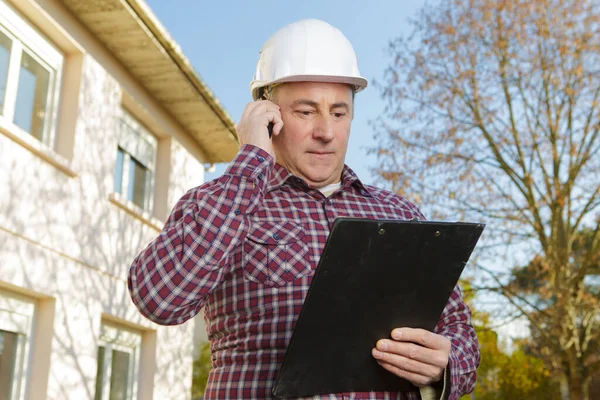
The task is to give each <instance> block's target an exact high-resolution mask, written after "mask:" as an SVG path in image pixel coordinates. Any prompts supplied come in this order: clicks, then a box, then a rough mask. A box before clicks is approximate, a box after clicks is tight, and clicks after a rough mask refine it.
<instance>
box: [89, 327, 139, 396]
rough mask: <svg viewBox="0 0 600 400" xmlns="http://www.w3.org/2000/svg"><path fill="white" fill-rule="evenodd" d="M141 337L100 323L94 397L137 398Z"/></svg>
mask: <svg viewBox="0 0 600 400" xmlns="http://www.w3.org/2000/svg"><path fill="white" fill-rule="evenodd" d="M141 343H142V336H141V335H140V334H139V333H136V332H133V331H129V330H126V329H122V328H119V327H117V326H114V325H111V324H103V325H102V328H101V334H100V340H99V345H98V363H97V366H98V368H97V370H96V371H97V372H96V395H95V397H94V400H130V399H135V398H136V397H137V377H138V364H139V357H140V346H141Z"/></svg>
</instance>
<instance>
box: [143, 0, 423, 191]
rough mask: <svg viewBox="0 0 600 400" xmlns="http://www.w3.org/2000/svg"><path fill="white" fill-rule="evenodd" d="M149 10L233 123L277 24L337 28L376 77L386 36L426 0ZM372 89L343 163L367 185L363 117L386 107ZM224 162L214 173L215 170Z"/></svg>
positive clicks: (179, 3) (191, 2)
mask: <svg viewBox="0 0 600 400" xmlns="http://www.w3.org/2000/svg"><path fill="white" fill-rule="evenodd" d="M147 2H148V4H149V6H150V8H151V9H152V10H153V11H154V13H155V14H156V16H157V17H158V19H159V20H160V21H161V22H162V24H163V25H164V26H165V27H166V29H167V30H168V31H169V33H170V34H171V36H172V37H173V38H174V39H175V40H176V41H177V42H178V43H179V45H180V46H181V48H182V49H183V51H184V53H185V54H186V56H187V57H188V58H189V60H190V61H191V63H192V65H193V66H194V68H195V69H196V71H197V72H198V73H199V74H200V76H201V77H202V79H203V80H204V81H205V82H206V84H207V85H208V86H209V87H210V88H211V90H212V91H213V92H214V93H215V94H216V96H217V98H218V99H219V100H220V101H221V103H222V104H223V106H224V107H225V109H226V110H227V111H228V112H229V114H231V116H232V118H233V120H234V121H235V122H237V121H239V118H240V115H241V113H242V111H243V109H244V107H245V106H246V104H247V103H248V102H249V101H251V100H252V99H251V97H250V91H249V84H250V81H251V79H252V76H253V74H254V70H255V66H256V61H257V59H258V53H259V51H260V48H261V47H262V45H263V43H264V42H265V41H266V40H267V39H268V38H269V36H271V35H272V34H273V33H274V32H276V31H277V30H278V29H279V28H281V27H282V26H284V25H286V24H288V23H291V22H294V21H297V20H299V19H303V18H318V19H322V20H324V21H327V22H329V23H330V24H332V25H334V26H336V27H337V28H339V29H340V30H341V31H342V32H344V34H345V35H346V36H347V37H348V39H349V40H350V41H351V42H352V44H353V46H354V49H355V51H356V53H357V55H358V60H359V68H360V70H361V74H362V75H363V76H364V77H366V78H367V79H369V81H370V83H372V81H373V79H377V80H381V79H382V77H383V73H384V70H385V69H386V67H387V66H388V65H389V58H388V56H387V52H386V48H387V46H388V43H389V41H390V39H392V38H394V37H396V36H399V35H403V34H406V33H408V32H409V26H408V23H407V19H408V18H410V17H412V16H414V15H415V13H416V12H417V11H418V10H419V8H421V7H423V6H424V3H425V1H424V0H410V1H407V0H381V1H377V0H372V1H366V0H345V1H342V0H305V1H302V2H294V1H285V0H284V1H281V0H279V1H275V0H254V1H250V0H248V1H243V0H236V1H198V0H170V1H165V0H147ZM384 105H385V104H384V102H383V101H382V100H381V99H380V96H379V93H378V91H377V90H376V89H375V88H374V87H373V86H370V87H368V88H367V89H366V90H365V91H363V92H361V93H359V94H358V95H357V96H356V105H355V112H356V115H355V118H354V121H353V125H352V134H351V138H350V145H349V148H348V153H347V156H346V163H347V164H348V165H349V166H350V167H352V169H354V170H355V171H356V172H357V174H358V176H359V177H360V178H361V179H362V180H363V182H365V183H373V176H372V174H371V173H370V171H369V168H371V167H374V165H375V160H374V158H373V157H368V156H367V154H366V150H365V147H367V146H371V145H372V144H373V139H372V136H373V131H372V129H371V128H370V127H369V125H368V122H369V120H373V119H374V118H376V117H377V116H378V115H380V114H381V113H382V111H383V108H384ZM224 168H225V165H219V166H218V167H217V169H216V171H215V173H214V174H207V179H211V178H214V177H216V176H217V175H220V174H221V173H222V172H223V170H224Z"/></svg>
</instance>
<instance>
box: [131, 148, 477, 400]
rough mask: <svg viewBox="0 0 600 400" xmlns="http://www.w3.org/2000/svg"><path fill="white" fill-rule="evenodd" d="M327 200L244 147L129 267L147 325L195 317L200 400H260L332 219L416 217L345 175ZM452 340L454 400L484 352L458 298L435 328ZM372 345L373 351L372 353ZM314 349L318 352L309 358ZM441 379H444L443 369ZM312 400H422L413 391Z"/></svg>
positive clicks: (182, 204) (470, 383)
mask: <svg viewBox="0 0 600 400" xmlns="http://www.w3.org/2000/svg"><path fill="white" fill-rule="evenodd" d="M341 182H342V186H341V188H340V189H339V190H337V191H336V192H334V193H333V194H332V195H331V196H330V197H325V196H324V195H323V194H322V193H321V192H320V191H319V190H316V189H314V188H310V187H309V186H308V185H306V183H305V182H304V181H303V180H301V179H299V178H298V177H295V176H293V175H291V174H290V173H289V172H288V171H287V170H286V169H285V168H283V167H281V166H279V165H274V162H273V158H272V157H271V156H270V155H269V154H268V153H267V152H265V151H263V150H262V149H260V148H258V147H254V146H251V145H244V146H242V148H241V149H240V151H239V153H238V155H237V157H236V158H235V160H234V161H233V162H232V163H231V165H230V166H229V168H228V169H227V171H226V172H225V173H224V174H223V176H221V177H220V178H218V179H216V180H213V181H210V182H207V183H205V184H203V185H202V186H199V187H197V188H194V189H192V190H190V191H188V192H187V193H186V194H185V195H184V196H183V197H182V198H181V199H180V200H179V202H178V203H177V204H176V206H175V208H174V209H173V211H172V213H171V215H170V216H169V219H168V220H167V222H166V224H165V227H164V228H163V230H162V232H161V233H160V235H159V236H158V237H157V238H156V239H155V240H154V241H153V242H151V243H150V244H149V245H148V247H146V249H145V250H143V251H142V252H141V253H140V255H139V256H138V257H137V258H136V259H135V261H134V262H133V265H132V266H131V270H130V272H129V290H130V292H131V296H132V299H133V302H134V303H135V305H136V306H137V307H138V308H139V310H140V311H141V313H142V314H143V315H145V316H146V317H147V318H149V319H150V320H152V321H154V322H156V323H159V324H163V325H174V324H181V323H183V322H185V321H186V320H188V319H190V318H192V317H194V316H195V315H196V314H197V313H198V312H199V311H200V309H201V308H202V307H204V315H205V320H206V324H207V330H208V336H209V338H210V342H211V352H212V367H213V368H212V370H211V372H210V375H209V378H208V386H207V388H206V392H205V397H204V398H205V399H266V398H271V397H272V395H271V389H272V386H273V384H274V381H275V377H276V373H277V370H278V368H279V365H280V363H281V362H282V359H283V356H284V353H285V349H286V346H287V344H288V342H289V340H290V338H291V335H292V330H293V327H294V324H295V322H296V319H297V318H298V314H299V313H300V309H301V308H302V303H303V301H304V297H305V295H306V293H307V291H308V287H309V285H310V282H311V278H312V275H313V271H314V269H315V268H316V266H317V263H318V261H319V257H320V255H321V252H322V251H323V247H324V245H325V242H326V240H327V236H328V234H329V230H330V227H331V226H332V224H333V221H334V220H335V218H336V217H345V216H348V217H363V218H373V219H375V218H381V219H412V218H415V217H416V218H423V216H422V214H421V213H420V212H419V210H418V209H417V208H416V207H415V206H414V205H413V204H411V203H410V202H408V201H407V200H405V199H404V198H402V197H400V196H398V195H395V194H393V193H391V192H388V191H384V190H380V189H377V188H374V187H371V186H365V185H363V184H362V183H361V182H360V180H359V179H358V178H357V176H356V175H355V174H354V173H353V172H352V171H351V170H350V169H349V168H348V167H345V168H344V171H343V174H342V180H341ZM435 332H436V333H439V334H442V335H444V336H445V337H447V338H448V339H450V341H451V342H452V350H451V352H450V359H449V364H448V369H449V372H450V380H449V382H450V391H449V393H450V395H449V398H450V399H451V400H454V399H457V398H458V397H460V396H461V395H462V394H463V393H466V392H469V391H471V390H472V389H473V387H474V385H475V370H476V368H477V366H478V364H479V348H478V343H477V338H476V336H475V332H474V329H473V327H472V325H471V314H470V311H469V309H468V308H467V306H466V305H465V303H464V302H463V300H462V297H461V294H460V291H459V290H458V288H457V289H455V290H454V292H453V293H452V295H451V297H450V299H449V301H448V304H447V305H446V308H445V309H444V312H443V314H442V316H441V318H440V320H439V323H438V324H437V326H436V328H435ZM373 345H375V343H373ZM315 351H317V350H316V349H315ZM447 372H448V371H447ZM315 398H332V399H407V400H412V399H418V398H420V395H419V392H418V391H415V392H410V393H383V392H382V393H376V392H369V393H339V394H331V395H324V396H317V397H315Z"/></svg>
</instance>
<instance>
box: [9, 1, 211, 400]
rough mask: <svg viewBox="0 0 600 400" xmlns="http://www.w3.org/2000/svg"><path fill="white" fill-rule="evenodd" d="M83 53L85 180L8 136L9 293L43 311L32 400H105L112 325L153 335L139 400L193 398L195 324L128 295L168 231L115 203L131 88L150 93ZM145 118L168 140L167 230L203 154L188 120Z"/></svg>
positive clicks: (78, 152) (146, 106) (79, 113)
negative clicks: (104, 350) (153, 315)
mask: <svg viewBox="0 0 600 400" xmlns="http://www.w3.org/2000/svg"><path fill="white" fill-rule="evenodd" d="M56 10H59V11H60V8H58V9H56ZM56 10H54V12H58V11H56ZM61 13H62V11H61ZM63 18H67V19H68V18H69V17H68V16H64V15H62V14H61V19H63ZM53 23H55V22H53ZM73 24H74V25H76V24H75V23H73ZM63 28H65V29H66V30H67V31H68V29H69V26H66V27H63ZM71 33H72V34H73V37H75V39H77V38H78V35H79V33H78V32H76V31H72V32H71ZM90 43H91V44H93V46H92V45H90V46H89V47H86V44H90ZM78 44H79V45H80V46H82V48H83V49H84V52H83V53H82V55H81V57H82V58H81V61H82V64H81V68H80V69H81V81H80V82H79V83H80V84H79V93H78V101H75V102H73V101H71V103H76V105H77V109H76V110H73V111H76V117H75V130H74V135H73V141H74V142H73V147H72V160H71V163H70V168H71V170H72V172H73V175H75V176H71V175H70V174H67V173H65V172H64V171H63V170H61V169H60V168H57V167H56V166H55V165H52V164H51V163H49V162H48V161H46V160H45V159H44V157H41V156H40V155H39V154H37V153H35V152H33V151H30V150H29V149H27V148H26V147H24V146H23V145H22V144H20V143H18V142H17V141H15V140H13V139H12V138H11V137H10V135H6V134H0V289H2V290H4V291H5V292H7V293H22V294H25V295H26V296H28V297H29V298H31V299H33V300H35V301H36V306H37V308H36V316H35V322H36V326H35V328H34V334H33V337H32V339H31V343H30V345H31V348H32V351H31V352H30V353H29V354H30V362H29V363H28V364H27V365H28V367H29V370H28V371H27V374H28V377H27V380H26V384H27V386H26V394H27V395H26V397H25V398H28V399H45V398H47V399H57V400H58V399H94V393H95V380H96V369H97V368H96V363H97V346H98V337H99V334H100V326H101V321H102V320H103V319H104V320H108V321H113V322H117V323H119V324H122V325H123V326H126V327H129V328H132V329H134V330H137V331H139V332H140V333H141V334H142V354H141V359H140V372H139V384H138V398H140V399H150V398H154V399H161V400H163V399H187V398H189V397H190V385H191V373H192V361H193V360H192V349H193V330H194V327H193V322H192V323H186V324H184V325H182V326H177V327H160V326H157V325H155V324H153V323H151V322H149V321H148V320H146V319H144V318H143V317H142V316H141V315H140V314H139V313H138V311H137V310H136V309H135V307H134V306H133V304H132V302H131V300H130V297H129V294H128V291H127V281H126V279H127V270H128V268H129V265H130V264H131V262H132V260H133V258H134V257H135V256H136V255H137V254H138V253H139V251H140V250H141V249H142V248H143V247H144V246H145V245H146V244H147V243H148V242H149V241H150V240H152V239H153V238H154V237H155V236H156V235H157V234H158V232H159V229H160V227H161V226H160V222H159V221H156V220H151V219H145V218H143V217H134V216H133V215H132V213H131V212H127V211H126V210H125V208H123V207H122V206H120V205H119V203H118V201H114V200H111V194H112V192H113V186H114V182H113V174H114V167H115V159H116V149H117V132H118V126H117V124H118V122H119V115H120V112H121V108H122V107H123V102H124V101H125V100H124V96H126V95H124V93H123V88H127V87H129V88H134V89H136V88H137V89H139V87H138V86H137V83H136V82H135V81H133V80H131V79H130V78H129V75H128V74H127V73H126V71H122V70H118V71H117V72H118V73H115V68H116V67H115V65H116V64H115V62H114V60H113V59H111V57H110V55H109V54H106V52H105V50H101V49H100V46H97V44H94V43H93V39H90V38H89V37H82V42H79V43H78ZM99 49H100V50H99ZM98 60H100V61H98ZM106 60H108V62H105V61H106ZM75 69H76V70H77V68H75ZM115 75H119V77H118V79H117V78H116V77H115ZM123 77H125V79H124V78H123ZM65 79H77V77H73V76H71V77H65ZM73 86H75V87H76V86H77V85H73ZM134 92H135V93H129V92H128V93H129V94H128V95H130V97H129V100H128V101H129V102H131V101H132V100H131V99H133V101H135V102H139V103H140V105H141V106H140V110H153V109H154V110H156V109H158V108H160V107H159V106H158V105H157V104H155V103H154V102H153V100H152V99H151V98H148V97H145V96H143V95H140V93H143V90H137V91H134ZM136 116H137V115H136ZM139 118H141V119H144V120H145V121H151V122H152V124H151V126H148V127H149V128H150V129H151V130H153V131H155V132H157V134H158V132H160V134H159V158H160V159H159V161H158V163H159V164H161V163H162V167H161V168H162V170H161V171H162V172H161V174H162V176H163V177H162V178H160V177H159V178H157V187H159V188H162V190H159V191H160V193H158V197H159V199H156V200H155V203H156V207H157V209H158V214H163V215H159V216H160V217H161V218H162V219H163V220H164V217H165V215H166V213H167V212H168V210H170V209H171V208H172V206H173V205H174V203H175V202H176V201H177V199H178V198H179V197H180V196H181V195H182V194H183V193H185V191H187V190H188V189H190V188H191V187H193V186H197V185H199V184H201V183H202V182H203V178H204V176H203V166H202V164H201V163H200V162H199V161H198V160H197V158H195V157H194V156H193V155H192V154H191V153H190V151H192V152H195V153H196V154H198V152H199V150H198V149H191V148H190V146H189V144H188V145H187V146H186V147H187V148H186V147H184V145H182V144H181V142H180V140H179V139H178V138H184V137H185V135H184V134H183V133H182V132H180V131H173V130H170V129H169V128H170V127H173V126H176V121H172V120H169V118H168V116H165V114H164V113H154V112H151V111H150V112H148V111H146V112H145V114H144V115H139ZM61 134H64V132H58V135H61ZM171 135H172V136H171ZM49 157H52V154H50V155H49ZM165 168H166V169H165ZM165 179H166V181H165ZM167 188H168V193H167V192H165V189H167ZM161 196H162V197H163V199H162V200H161V199H160V197H161ZM48 337H50V338H51V340H47V339H48Z"/></svg>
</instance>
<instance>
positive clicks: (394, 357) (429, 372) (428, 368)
mask: <svg viewBox="0 0 600 400" xmlns="http://www.w3.org/2000/svg"><path fill="white" fill-rule="evenodd" d="M372 353H373V357H375V358H376V359H377V361H381V362H385V363H387V364H391V365H393V366H395V367H396V368H399V369H401V370H403V371H408V372H412V373H414V374H418V375H423V376H426V377H429V378H431V379H433V378H435V377H436V376H438V375H439V374H440V371H442V370H443V368H440V367H438V366H435V365H431V364H427V363H423V362H421V361H417V360H414V359H411V358H408V357H404V356H401V355H398V354H393V353H384V352H381V351H378V350H377V349H373V352H372Z"/></svg>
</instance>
